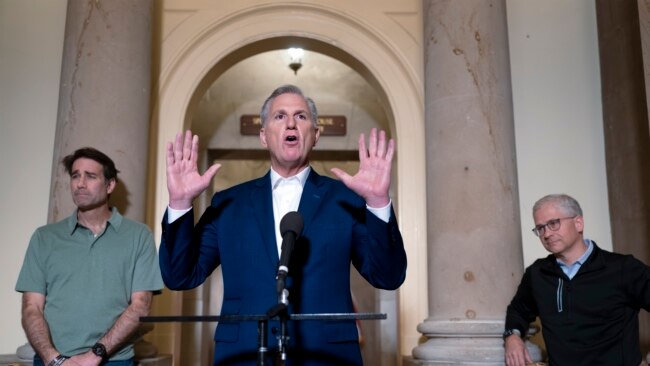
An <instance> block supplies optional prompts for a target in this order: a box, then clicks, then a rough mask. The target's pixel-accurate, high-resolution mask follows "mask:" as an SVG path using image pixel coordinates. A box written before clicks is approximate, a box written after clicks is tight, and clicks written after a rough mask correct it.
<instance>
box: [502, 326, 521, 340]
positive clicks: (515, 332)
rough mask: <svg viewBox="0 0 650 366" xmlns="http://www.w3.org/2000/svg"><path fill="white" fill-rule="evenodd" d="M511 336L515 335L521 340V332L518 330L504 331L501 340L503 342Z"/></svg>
mask: <svg viewBox="0 0 650 366" xmlns="http://www.w3.org/2000/svg"><path fill="white" fill-rule="evenodd" d="M511 335H517V336H519V337H520V338H521V332H520V331H519V329H506V330H505V332H503V340H504V341H505V340H506V338H508V337H510V336H511Z"/></svg>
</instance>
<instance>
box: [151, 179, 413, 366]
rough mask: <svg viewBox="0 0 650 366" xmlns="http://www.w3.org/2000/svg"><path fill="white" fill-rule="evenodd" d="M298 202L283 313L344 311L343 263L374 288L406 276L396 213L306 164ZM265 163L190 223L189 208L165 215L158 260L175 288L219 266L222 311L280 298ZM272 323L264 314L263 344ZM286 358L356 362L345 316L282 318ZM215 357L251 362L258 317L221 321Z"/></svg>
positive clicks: (245, 309) (259, 308) (346, 282)
mask: <svg viewBox="0 0 650 366" xmlns="http://www.w3.org/2000/svg"><path fill="white" fill-rule="evenodd" d="M298 211H299V212H300V213H301V215H302V216H303V220H304V229H303V232H302V235H301V236H300V237H299V239H298V240H297V241H296V243H295V246H294V251H293V253H292V256H291V262H290V266H289V268H290V271H289V277H288V278H287V285H286V286H287V289H288V290H289V303H290V307H289V313H290V314H299V313H300V314H306V313H309V314H314V313H351V312H353V311H354V309H353V305H352V297H351V294H350V263H352V264H353V265H354V267H355V268H356V269H357V270H358V271H359V273H360V274H361V275H362V276H363V277H364V278H365V279H366V280H367V281H368V282H369V283H370V284H372V285H373V286H374V287H377V288H381V289H388V290H394V289H397V288H398V287H399V286H400V285H401V284H402V283H403V282H404V279H405V276H406V254H405V251H404V245H403V242H402V237H401V234H400V231H399V228H398V226H397V222H396V220H395V215H394V212H392V210H391V217H390V220H389V222H388V223H385V222H384V221H382V220H381V219H379V218H377V217H376V216H375V215H374V214H372V213H371V212H370V211H368V210H367V208H366V205H365V201H364V200H363V198H361V197H360V196H358V195H357V194H356V193H354V192H352V191H351V190H350V189H348V188H347V187H345V185H343V184H342V183H341V182H339V181H337V180H334V179H331V178H327V177H323V176H320V175H318V174H317V173H316V172H315V171H313V170H312V171H311V173H310V174H309V177H308V179H307V181H306V182H305V186H304V189H303V193H302V196H301V199H300V205H299V208H298ZM278 225H279V223H275V222H274V218H273V203H272V193H271V178H270V172H269V173H267V174H266V175H265V176H264V177H261V178H258V179H254V180H251V181H248V182H245V183H242V184H239V185H237V186H234V187H232V188H229V189H227V190H224V191H222V192H219V193H217V194H215V195H214V197H213V199H212V205H211V206H210V207H209V208H208V209H206V211H205V212H204V213H203V215H202V217H201V219H200V220H199V222H198V223H197V225H196V226H194V219H193V213H192V212H191V211H190V212H188V213H187V214H185V215H184V216H183V217H181V218H179V219H178V220H176V221H174V222H173V223H172V224H167V215H165V217H164V218H163V233H162V242H161V247H160V267H161V272H162V276H163V280H164V282H165V284H166V285H167V287H168V288H170V289H173V290H185V289H191V288H194V287H196V286H199V285H200V284H202V283H203V281H205V279H206V278H207V277H208V276H209V275H210V274H211V273H212V271H213V270H214V269H215V268H216V267H217V266H219V265H221V267H222V271H223V280H224V298H223V305H222V310H221V314H265V313H266V312H267V310H269V309H270V308H271V307H272V306H274V305H276V304H277V303H278V297H277V293H276V274H277V268H278V261H279V256H278V250H277V244H276V239H275V227H276V226H278ZM278 326H279V325H278V324H277V322H275V321H271V322H270V323H269V332H270V333H269V334H268V339H269V345H270V346H273V345H274V344H275V343H276V342H275V339H276V336H275V334H276V333H277V330H278ZM289 336H290V337H291V338H290V344H289V349H288V357H287V358H288V360H289V362H288V364H296V365H341V364H345V365H355V364H356V365H360V364H362V361H361V354H360V350H359V344H358V331H357V328H356V324H355V322H354V321H353V320H345V321H320V320H305V321H290V322H289ZM214 339H215V342H216V344H215V365H216V364H219V365H232V364H254V363H255V360H256V352H257V322H254V321H251V322H240V323H235V322H228V323H226V322H221V323H219V324H218V326H217V330H216V332H215V336H214Z"/></svg>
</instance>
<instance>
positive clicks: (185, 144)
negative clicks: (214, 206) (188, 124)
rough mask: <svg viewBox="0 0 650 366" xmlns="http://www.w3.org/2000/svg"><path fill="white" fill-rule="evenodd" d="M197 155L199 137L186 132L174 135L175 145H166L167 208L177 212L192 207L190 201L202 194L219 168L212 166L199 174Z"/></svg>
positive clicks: (218, 166)
mask: <svg viewBox="0 0 650 366" xmlns="http://www.w3.org/2000/svg"><path fill="white" fill-rule="evenodd" d="M198 153H199V137H198V136H197V135H194V136H192V132H191V131H190V130H187V131H186V132H185V138H184V139H183V133H182V132H179V133H178V134H176V141H175V143H172V142H168V143H167V190H168V191H169V207H171V208H173V209H177V210H183V209H188V208H190V207H192V201H193V200H194V199H195V198H196V197H198V195H199V194H201V192H203V191H204V190H205V189H206V188H208V185H210V181H211V180H212V178H213V177H214V175H215V174H216V173H217V170H219V168H220V167H221V165H220V164H214V165H212V166H211V167H210V168H209V169H208V170H206V171H205V173H204V174H203V175H201V174H199V169H198V168H197V160H198Z"/></svg>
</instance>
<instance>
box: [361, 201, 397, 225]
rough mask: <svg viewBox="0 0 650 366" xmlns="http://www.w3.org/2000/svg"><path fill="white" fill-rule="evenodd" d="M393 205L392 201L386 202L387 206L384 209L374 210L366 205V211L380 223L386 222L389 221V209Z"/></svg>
mask: <svg viewBox="0 0 650 366" xmlns="http://www.w3.org/2000/svg"><path fill="white" fill-rule="evenodd" d="M392 204H393V201H392V200H390V201H388V204H387V205H386V206H384V207H379V208H374V207H370V206H368V205H366V208H367V209H368V211H370V212H372V213H373V215H375V216H377V218H379V219H380V220H381V221H383V222H388V220H390V208H391V206H392Z"/></svg>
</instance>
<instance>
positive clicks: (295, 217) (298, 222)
mask: <svg viewBox="0 0 650 366" xmlns="http://www.w3.org/2000/svg"><path fill="white" fill-rule="evenodd" d="M302 226H303V222H302V215H301V214H300V213H298V212H297V211H290V212H287V214H286V215H284V217H283V218H282V220H280V234H281V235H282V236H283V237H284V234H286V233H288V232H290V231H291V232H293V233H295V234H296V236H300V234H301V233H302Z"/></svg>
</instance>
